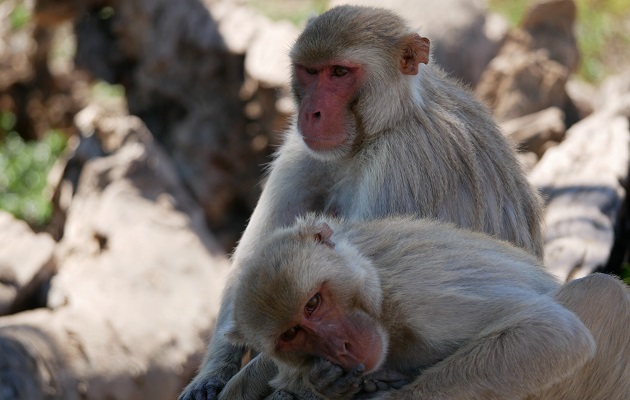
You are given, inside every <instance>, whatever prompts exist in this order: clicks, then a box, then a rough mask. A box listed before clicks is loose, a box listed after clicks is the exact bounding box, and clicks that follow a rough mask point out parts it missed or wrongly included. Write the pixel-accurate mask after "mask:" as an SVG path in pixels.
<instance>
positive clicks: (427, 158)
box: [180, 6, 543, 400]
mask: <svg viewBox="0 0 630 400" xmlns="http://www.w3.org/2000/svg"><path fill="white" fill-rule="evenodd" d="M429 48H430V44H429V39H427V38H425V37H422V36H420V35H418V34H417V33H416V32H415V31H414V30H413V29H411V28H409V27H408V26H407V25H406V23H405V21H404V20H403V19H402V18H401V17H399V16H397V15H395V14H394V13H392V12H391V11H387V10H384V9H378V8H367V7H353V6H342V7H335V8H333V9H331V10H329V11H327V12H325V13H324V14H322V15H320V16H319V17H317V18H314V19H312V20H311V21H309V23H308V24H307V26H306V28H305V29H304V32H303V33H302V34H301V35H300V37H299V38H298V39H297V41H296V43H295V45H294V46H293V48H292V50H291V61H292V71H291V72H292V93H293V97H294V100H295V104H296V110H297V112H296V115H295V117H294V119H293V122H292V125H291V127H290V129H289V130H288V131H287V133H286V136H285V140H284V143H283V145H282V147H281V148H280V149H279V151H278V154H277V156H276V158H275V160H274V161H273V163H272V165H271V170H270V173H269V176H268V178H267V181H266V183H265V186H264V189H263V191H262V194H261V197H260V200H259V202H258V204H257V206H256V209H255V210H254V212H253V214H252V217H251V219H250V222H249V225H248V226H247V229H246V230H245V232H244V233H243V236H242V238H241V240H240V242H239V245H238V247H237V248H236V250H235V252H234V256H233V264H234V265H235V267H236V268H238V267H239V264H240V260H241V259H242V258H245V257H247V255H248V254H249V253H250V252H251V251H253V250H255V248H256V247H257V246H258V245H259V241H260V238H261V237H264V236H265V235H266V234H267V233H268V232H270V231H271V230H273V229H275V228H278V227H281V226H287V225H291V224H293V222H295V218H296V217H297V216H299V215H303V214H304V213H306V212H309V211H312V212H322V213H325V214H327V215H335V216H339V217H343V218H346V219H349V220H355V221H359V220H371V219H377V218H382V217H385V216H389V215H415V216H418V217H429V218H436V219H439V220H442V221H446V222H451V223H454V224H456V225H457V226H461V227H465V228H469V229H472V230H476V231H482V232H486V233H488V234H490V235H493V236H495V237H498V238H501V239H504V240H507V241H509V242H512V243H514V244H515V245H517V246H519V247H522V248H523V249H525V250H527V251H529V252H531V253H532V254H535V255H537V256H538V257H540V258H542V254H543V246H542V238H541V231H540V221H541V215H542V202H541V200H540V196H539V195H538V193H537V191H536V190H535V189H534V188H533V187H532V186H531V185H530V183H529V182H528V181H527V179H526V177H525V175H524V174H523V172H522V170H521V168H520V166H519V165H518V162H517V160H516V158H515V155H514V150H513V149H512V146H511V145H510V144H509V143H508V142H507V140H506V139H505V137H504V136H503V135H502V133H501V132H500V131H499V129H498V128H497V126H496V124H495V122H494V121H493V120H492V117H491V115H490V113H489V112H488V110H487V109H486V108H485V107H484V106H483V105H482V104H481V103H479V102H478V101H477V100H475V99H474V97H473V96H472V95H471V93H470V92H469V91H468V90H467V89H466V88H464V87H462V86H461V85H459V84H458V83H456V82H455V81H453V80H451V79H449V78H448V77H446V76H445V74H444V73H443V72H442V71H440V70H439V69H438V68H436V67H435V66H433V65H431V64H430V63H429V56H430V51H429ZM232 301H233V296H232V294H231V293H230V292H229V291H227V292H225V295H224V298H223V301H222V304H221V311H220V312H219V316H218V319H217V324H216V330H215V334H214V335H213V337H212V341H211V343H210V346H209V348H208V353H207V356H206V359H205V360H204V362H203V366H202V367H201V369H200V371H199V374H198V375H197V377H196V378H195V379H194V380H193V382H191V383H190V385H189V386H188V387H187V388H186V389H185V391H184V393H183V394H182V396H181V397H180V398H181V399H182V400H202V399H203V400H214V399H216V396H217V393H218V392H219V391H220V390H221V388H222V387H223V385H225V383H226V382H227V381H228V380H229V379H230V378H231V377H232V375H234V374H235V373H236V372H237V371H238V370H239V368H240V366H241V359H242V354H243V349H242V348H237V347H233V346H229V344H228V343H227V342H226V341H225V339H224V333H225V331H226V329H227V327H228V325H229V323H230V322H229V316H230V314H231V307H232Z"/></svg>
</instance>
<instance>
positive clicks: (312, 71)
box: [304, 67, 317, 75]
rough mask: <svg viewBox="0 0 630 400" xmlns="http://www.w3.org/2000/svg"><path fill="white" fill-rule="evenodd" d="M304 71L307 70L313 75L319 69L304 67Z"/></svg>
mask: <svg viewBox="0 0 630 400" xmlns="http://www.w3.org/2000/svg"><path fill="white" fill-rule="evenodd" d="M304 71H306V73H307V74H311V75H315V74H317V70H316V69H315V68H307V67H304Z"/></svg>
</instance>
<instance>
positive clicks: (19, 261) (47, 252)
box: [0, 211, 56, 315]
mask: <svg viewBox="0 0 630 400" xmlns="http://www.w3.org/2000/svg"><path fill="white" fill-rule="evenodd" d="M55 245H56V243H55V241H54V240H53V238H52V237H51V236H50V235H49V234H47V233H35V232H33V231H32V230H31V228H30V227H29V226H28V225H27V224H26V222H24V221H20V220H17V219H15V218H14V217H13V216H12V215H10V214H8V213H6V212H4V211H0V315H5V314H9V313H14V312H18V311H22V310H24V309H26V308H30V307H29V306H31V305H36V304H33V303H37V302H38V300H40V299H37V298H34V297H35V296H36V295H37V293H38V291H39V290H40V289H42V287H43V286H44V285H46V284H47V283H48V281H49V280H50V278H51V276H52V275H53V274H54V272H55V261H54V257H53V254H54V249H55ZM40 301H41V300H40Z"/></svg>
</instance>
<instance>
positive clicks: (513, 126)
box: [501, 107, 566, 158]
mask: <svg viewBox="0 0 630 400" xmlns="http://www.w3.org/2000/svg"><path fill="white" fill-rule="evenodd" d="M501 129H502V130H503V132H504V133H505V135H506V136H508V137H509V138H510V140H511V141H512V142H513V143H514V144H515V145H516V146H517V148H518V149H519V151H526V152H533V153H535V154H536V155H537V156H538V158H540V157H542V155H543V154H544V152H545V150H546V146H545V144H546V143H547V142H549V141H555V142H559V141H561V140H562V139H563V138H564V133H565V130H566V127H565V126H564V112H563V111H562V110H561V109H559V108H557V107H551V108H548V109H546V110H543V111H539V112H537V113H534V114H529V115H526V116H524V117H519V118H515V119H512V120H509V121H506V122H504V123H502V124H501Z"/></svg>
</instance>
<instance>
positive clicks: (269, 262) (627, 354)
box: [221, 216, 630, 400]
mask: <svg viewBox="0 0 630 400" xmlns="http://www.w3.org/2000/svg"><path fill="white" fill-rule="evenodd" d="M232 285H233V287H232V289H233V291H234V299H235V303H234V310H233V311H234V313H233V319H234V326H233V327H232V329H231V331H230V332H229V333H228V337H229V338H230V339H231V340H234V341H236V342H237V343H239V344H244V345H248V346H252V347H253V348H255V349H258V350H260V351H261V353H262V355H263V356H266V357H268V358H270V359H272V360H273V361H274V362H275V363H276V364H277V365H278V367H279V374H278V375H277V376H276V378H275V379H274V380H273V382H272V383H273V386H275V388H276V389H277V391H276V392H275V393H273V394H271V396H270V397H269V398H271V399H291V398H296V399H298V398H302V399H304V398H306V399H315V398H320V397H317V396H316V394H318V395H320V396H321V397H322V398H326V399H352V398H353V396H355V395H357V396H359V397H360V396H361V395H366V394H368V393H371V395H370V396H371V397H369V398H375V399H422V400H432V399H449V400H455V399H501V400H504V399H549V400H551V399H554V400H559V399H575V400H595V399H601V400H604V399H606V400H627V399H628V398H629V396H630V292H629V291H628V288H627V287H626V286H625V285H624V284H623V283H622V282H621V281H619V280H618V279H616V278H613V277H611V276H608V275H604V274H594V275H591V276H589V277H586V278H583V279H581V280H578V281H573V282H570V283H568V284H566V285H564V286H561V285H560V284H559V283H558V282H557V281H556V280H555V279H554V278H552V277H551V276H550V275H549V274H548V273H547V272H546V271H545V270H544V269H543V268H542V267H541V266H540V264H539V262H538V260H537V259H536V258H535V257H533V256H532V255H530V254H528V253H526V252H524V251H523V250H521V249H518V248H516V247H513V246H512V245H509V244H508V243H506V242H503V241H499V240H496V239H492V238H490V237H487V236H486V235H484V234H480V233H474V232H471V231H468V230H463V229H458V228H455V227H453V226H451V225H447V224H441V223H437V222H433V221H428V220H417V219H416V220H414V219H411V218H391V219H384V220H377V221H371V222H344V221H342V220H336V219H331V218H325V217H317V216H307V217H306V218H304V219H302V220H300V221H299V222H298V223H297V225H296V226H294V227H290V228H283V229H279V230H277V231H275V232H273V233H272V232H270V233H269V235H267V237H266V238H261V245H260V246H258V247H257V249H256V251H255V252H253V254H252V255H251V257H248V258H247V259H246V260H244V261H243V264H242V268H241V269H240V271H238V274H236V276H235V277H234V281H233V282H232ZM258 362H259V363H262V361H260V360H258ZM252 367H253V366H252ZM248 368H249V366H248V367H246V368H245V370H247V369H248ZM379 371H382V374H381V375H383V376H386V375H388V374H389V375H390V376H392V374H393V376H396V379H397V380H399V381H400V380H403V381H404V382H402V387H401V383H400V382H398V384H396V385H389V384H388V381H387V379H386V380H383V381H381V380H379ZM245 373H246V372H245V371H242V372H241V374H245ZM247 373H249V374H250V377H255V376H257V374H251V371H249V372H247ZM262 375H264V374H262ZM390 380H391V379H390ZM383 384H385V385H383ZM252 385H255V382H254V381H251V380H241V381H240V382H239V375H237V376H236V377H235V378H233V380H232V381H230V383H229V384H228V385H227V386H226V387H225V389H224V391H223V392H222V393H221V398H224V399H230V400H239V399H248V400H251V399H255V398H257V397H252V394H251V393H249V394H247V395H244V396H243V397H240V396H239V395H238V393H240V391H243V390H244V389H243V388H246V387H251V386H252ZM387 386H393V387H395V388H397V389H398V390H396V389H389V390H382V389H387ZM235 388H238V389H236V390H235ZM379 389H381V390H379Z"/></svg>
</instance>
